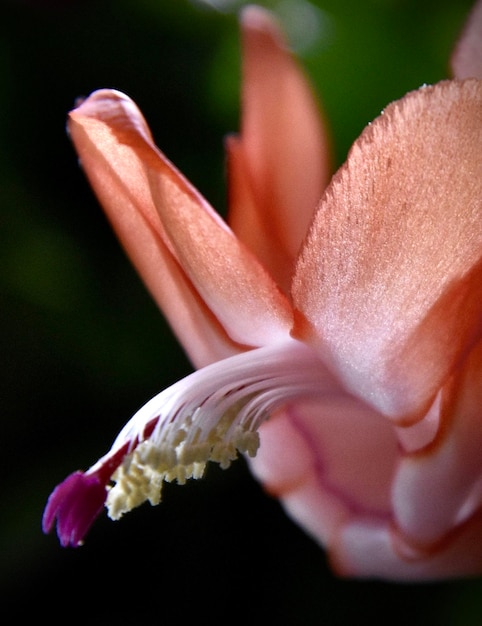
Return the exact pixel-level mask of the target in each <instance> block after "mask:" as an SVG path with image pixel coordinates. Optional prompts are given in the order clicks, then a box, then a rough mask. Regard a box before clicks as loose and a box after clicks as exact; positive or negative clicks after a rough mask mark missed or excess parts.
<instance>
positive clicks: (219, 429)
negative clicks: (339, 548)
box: [47, 340, 332, 545]
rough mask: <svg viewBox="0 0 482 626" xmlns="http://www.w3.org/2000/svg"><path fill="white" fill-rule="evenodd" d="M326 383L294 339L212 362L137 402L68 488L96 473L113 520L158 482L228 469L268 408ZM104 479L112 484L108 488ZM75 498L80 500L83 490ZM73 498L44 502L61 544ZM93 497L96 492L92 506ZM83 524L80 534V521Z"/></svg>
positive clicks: (250, 444)
mask: <svg viewBox="0 0 482 626" xmlns="http://www.w3.org/2000/svg"><path fill="white" fill-rule="evenodd" d="M331 383H332V381H331V377H330V375H329V374H327V372H326V369H325V368H324V367H323V365H322V364H321V362H320V361H319V360H318V358H317V357H316V355H315V353H314V352H313V351H312V350H311V349H310V348H308V347H306V346H305V345H303V344H301V343H299V342H297V341H294V340H293V341H289V342H287V343H285V344H280V345H275V346H269V347H265V348H258V349H254V350H251V351H249V352H245V353H242V354H239V355H236V356H233V357H230V358H228V359H224V360H223V361H219V362H217V363H213V364H212V365H209V366H207V367H205V368H203V369H201V370H198V371H196V372H194V373H193V374H191V375H190V376H187V377H186V378H184V379H183V380H181V381H179V382H177V383H176V384H174V385H172V386H171V387H169V388H168V389H165V390H164V391H162V392H161V393H160V394H158V395H157V396H155V397H154V398H152V399H151V400H150V401H149V402H148V403H147V404H146V405H144V406H143V407H142V408H141V409H140V410H139V411H138V412H137V413H136V414H135V415H134V416H133V417H132V418H131V420H130V421H129V422H128V423H127V424H126V425H125V427H124V428H123V429H122V431H121V432H120V433H119V435H118V437H117V438H116V440H115V441H114V444H113V446H112V448H111V450H110V451H109V452H108V454H106V455H105V456H104V457H102V458H101V459H100V460H99V461H98V462H97V463H96V464H95V465H93V466H92V467H91V468H90V469H89V470H88V471H87V472H85V474H80V475H81V476H82V477H83V479H82V481H80V479H78V478H77V479H76V481H75V486H74V491H75V489H77V487H76V485H77V483H78V484H82V485H83V484H86V483H87V482H90V481H91V480H92V479H93V478H95V480H96V481H97V483H99V485H100V487H99V488H100V489H103V490H104V491H105V493H107V500H106V506H107V508H108V514H109V517H111V518H112V519H119V518H120V517H122V515H123V514H124V513H126V512H127V511H130V510H131V509H133V508H135V507H137V506H139V505H140V504H142V503H143V502H145V501H146V500H148V501H149V502H150V503H151V504H153V505H155V504H158V503H159V502H160V500H161V487H162V483H163V482H164V481H166V482H171V481H173V480H176V481H177V482H178V483H180V484H183V483H185V482H186V480H187V479H188V478H200V477H201V476H203V473H204V469H205V466H206V463H207V462H208V461H214V462H217V463H219V464H220V465H221V467H222V468H227V467H229V465H230V464H231V462H232V461H233V460H234V459H236V457H237V455H238V453H241V454H247V455H249V456H251V457H253V456H254V455H255V454H256V451H257V449H258V447H259V436H258V432H257V429H258V428H259V426H260V424H261V423H262V422H263V421H264V420H265V419H267V418H268V417H269V415H270V413H271V412H272V411H273V410H274V409H276V408H278V407H280V406H282V405H283V404H284V403H286V402H287V401H289V400H293V399H297V398H300V397H303V398H306V397H313V396H316V395H319V394H320V393H323V390H325V391H326V389H327V387H328V388H331V386H332V385H331ZM68 480H69V479H67V481H68ZM110 480H112V481H113V482H114V483H115V485H114V486H113V487H111V488H109V487H107V483H108V482H109V481H110ZM67 481H65V482H66V483H67ZM57 489H60V487H58V488H57ZM84 492H85V490H84ZM54 493H56V492H54ZM57 493H60V491H59V492H57ZM62 493H63V492H62ZM89 493H90V492H89ZM78 495H79V496H80V498H81V499H82V497H84V498H85V494H84V493H79V494H78ZM89 497H90V496H89ZM60 498H61V496H60ZM73 498H74V494H73V493H72V488H70V489H69V491H68V502H67V503H66V506H64V503H63V502H60V501H59V497H56V498H55V501H54V506H53V505H52V504H51V505H50V507H51V510H50V512H49V519H48V521H49V524H47V526H48V527H49V528H50V526H51V525H52V524H53V520H54V518H55V516H57V518H58V532H59V533H60V529H61V528H64V531H63V538H62V537H61V541H62V542H63V543H64V545H65V544H66V543H71V545H78V543H80V541H81V538H82V537H80V536H79V531H78V529H75V528H73V527H75V519H74V520H73V518H72V516H74V518H75V514H76V511H77V509H78V508H79V507H78V506H74V504H73ZM97 500H98V497H97V496H96V501H95V504H96V506H97V505H98V502H97ZM66 511H69V513H68V515H69V523H68V524H67V526H68V533H69V536H70V537H72V536H75V542H73V541H71V539H69V537H67V531H66V530H65V528H66V524H65V523H64V522H65V520H62V517H63V516H64V517H65V516H66V515H67V512H66ZM91 521H93V520H91ZM82 524H83V525H82V536H83V535H84V534H85V532H86V531H87V528H85V526H86V523H85V519H82ZM59 536H60V535H59Z"/></svg>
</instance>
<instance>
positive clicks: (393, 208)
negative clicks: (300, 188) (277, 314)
mask: <svg viewBox="0 0 482 626" xmlns="http://www.w3.org/2000/svg"><path fill="white" fill-rule="evenodd" d="M481 150H482V82H480V81H477V80H467V81H464V82H459V81H445V82H443V83H439V84H437V85H435V86H432V87H425V88H422V89H420V90H418V91H416V92H412V93H410V94H408V95H407V96H405V97H404V98H403V99H402V100H400V101H398V102H395V103H393V104H391V105H389V106H388V107H387V109H386V111H385V112H384V113H383V114H382V115H381V116H380V117H379V118H377V119H376V120H375V121H374V122H373V123H372V124H371V125H370V126H369V127H368V128H367V129H366V130H365V131H364V132H363V134H362V135H361V137H360V138H359V140H358V141H357V142H356V143H355V145H354V146H353V148H352V150H351V152H350V154H349V157H348V160H347V163H346V164H345V165H344V166H343V167H342V168H341V169H340V171H339V172H338V173H337V175H336V176H335V177H334V179H333V182H332V184H331V186H330V187H329V189H328V190H327V193H326V194H325V196H324V198H323V200H322V202H321V204H320V207H319V208H318V211H317V213H316V216H315V219H314V222H313V225H312V228H311V230H310V233H309V236H308V238H307V241H306V243H305V245H304V248H303V250H302V253H301V255H300V259H299V261H298V265H297V268H296V274H295V277H294V282H293V300H294V304H295V308H298V309H299V311H300V314H296V315H295V318H296V324H295V329H294V333H293V334H294V336H295V337H298V338H301V339H302V340H304V341H308V342H311V343H312V344H313V345H316V346H317V349H318V350H319V352H320V355H321V356H322V358H323V359H324V360H325V361H326V362H328V363H330V366H331V367H332V368H333V369H334V370H335V371H336V372H337V373H338V375H339V376H340V377H341V378H342V380H343V381H344V383H345V384H346V385H347V387H348V388H349V389H350V390H351V391H352V392H353V393H354V394H356V395H358V396H359V397H362V398H363V399H364V400H365V401H367V402H369V403H370V404H371V405H372V406H374V407H376V408H377V409H378V410H380V411H381V412H382V413H384V414H386V415H389V416H392V417H394V418H396V419H397V420H398V422H399V423H405V424H408V423H411V422H412V421H414V420H416V419H420V418H421V417H422V416H423V415H424V414H425V413H426V412H427V411H428V410H429V408H430V405H431V404H432V403H433V401H434V398H435V396H436V393H437V391H438V389H439V388H440V387H441V386H442V385H443V382H444V381H445V380H446V379H447V377H448V376H449V374H450V372H451V371H453V369H454V367H455V366H456V365H457V363H459V362H460V361H461V360H462V359H463V358H464V357H465V356H466V354H467V352H468V351H469V350H470V348H471V347H472V345H473V344H474V343H475V342H476V341H477V339H478V338H479V337H480V335H481V332H482V323H481V316H480V311H481V309H480V302H481V299H482V159H481V158H480V154H481Z"/></svg>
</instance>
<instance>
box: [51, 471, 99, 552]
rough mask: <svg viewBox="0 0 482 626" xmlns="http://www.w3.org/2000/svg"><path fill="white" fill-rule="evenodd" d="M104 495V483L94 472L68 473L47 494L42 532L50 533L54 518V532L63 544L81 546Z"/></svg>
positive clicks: (97, 513)
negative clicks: (48, 494)
mask: <svg viewBox="0 0 482 626" xmlns="http://www.w3.org/2000/svg"><path fill="white" fill-rule="evenodd" d="M106 497H107V489H106V487H105V484H103V483H102V482H101V481H100V480H99V477H98V476H97V475H96V474H91V475H88V474H84V473H83V472H74V473H73V474H70V476H68V477H67V478H66V479H65V480H64V481H63V482H62V483H60V485H57V487H56V488H55V489H54V490H53V492H52V493H51V494H50V497H49V499H48V502H47V506H46V507H45V511H44V515H43V519H42V529H43V531H44V533H48V532H50V531H51V530H52V527H53V525H54V524H55V520H57V535H58V537H59V540H60V543H61V544H62V546H64V547H66V546H72V547H77V546H80V545H81V544H82V540H83V538H84V537H85V535H86V534H87V531H88V530H89V528H90V527H91V525H92V523H93V522H94V520H95V518H96V517H97V516H98V515H99V513H100V511H101V510H102V507H103V506H104V502H105V499H106Z"/></svg>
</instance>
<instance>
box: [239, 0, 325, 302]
mask: <svg viewBox="0 0 482 626" xmlns="http://www.w3.org/2000/svg"><path fill="white" fill-rule="evenodd" d="M241 25H242V35H243V87H242V125H241V137H240V139H239V143H238V144H237V147H236V149H235V150H234V149H233V145H232V144H230V143H228V145H227V148H228V153H229V158H228V165H229V174H230V177H229V178H230V202H229V204H230V213H229V223H230V224H231V226H232V228H233V230H234V232H235V233H236V234H237V235H238V236H239V237H240V238H241V239H242V240H243V241H244V242H245V243H247V244H248V246H249V247H250V248H251V249H252V250H253V251H254V252H255V254H256V256H258V258H259V259H260V260H261V261H262V262H263V263H264V264H265V265H266V267H267V268H268V270H269V271H270V273H271V274H272V275H273V276H274V277H275V279H276V280H277V281H278V283H279V284H280V285H281V286H282V287H284V288H285V289H286V290H287V289H288V286H289V282H290V277H291V273H292V270H293V266H294V261H295V258H296V255H297V253H298V251H299V248H300V245H301V242H302V240H303V238H304V236H305V234H306V231H307V229H308V225H309V222H310V221H311V218H312V216H313V211H314V209H315V207H316V205H317V203H318V201H319V199H320V197H321V194H322V191H323V189H324V187H325V186H326V184H327V182H328V176H329V173H330V172H329V169H330V168H329V150H328V147H327V139H326V135H325V130H324V128H323V125H322V122H321V118H320V111H319V108H318V106H317V104H316V102H315V99H314V96H313V94H312V92H311V89H310V86H309V85H308V82H307V80H306V78H305V76H304V75H303V73H302V71H301V69H300V68H299V67H298V65H297V63H296V62H295V60H294V59H293V57H292V55H291V54H290V52H289V51H288V50H287V48H286V45H285V41H284V39H283V35H282V33H281V32H280V30H279V28H278V26H277V25H276V23H275V21H274V19H273V18H272V16H271V15H270V13H268V12H267V11H265V10H263V9H261V8H259V7H254V6H251V7H248V8H246V9H245V10H244V11H243V13H242V21H241ZM240 187H242V188H243V189H245V190H246V189H249V191H250V194H251V196H252V202H251V204H249V203H248V205H247V204H246V202H245V197H246V196H245V194H244V193H242V190H241V189H239V188H240ZM260 229H261V233H262V235H261V237H260V234H259V233H260Z"/></svg>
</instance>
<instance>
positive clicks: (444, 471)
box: [393, 343, 482, 549]
mask: <svg viewBox="0 0 482 626" xmlns="http://www.w3.org/2000/svg"><path fill="white" fill-rule="evenodd" d="M481 380H482V343H479V344H478V346H477V348H476V349H475V350H474V351H473V353H472V354H471V355H470V358H469V359H468V361H467V364H466V367H465V368H464V369H463V371H461V372H460V373H459V374H458V375H457V376H456V377H454V380H452V381H451V383H450V385H447V387H448V389H446V390H444V396H445V402H443V404H442V409H441V423H442V426H441V428H440V429H439V433H438V437H437V438H436V439H435V440H434V441H433V442H432V443H431V444H430V445H429V446H428V447H427V448H426V449H424V450H422V451H420V452H419V453H417V454H412V455H408V456H407V457H405V458H404V459H403V461H402V462H401V464H400V467H399V470H398V471H397V476H396V480H395V482H394V488H393V508H394V514H395V520H396V522H397V525H398V527H399V528H400V531H401V532H403V533H404V534H405V536H406V541H407V542H409V543H413V546H414V549H416V548H417V546H419V547H421V548H422V549H424V548H425V549H426V546H430V545H431V544H436V543H437V542H438V541H440V540H441V539H443V537H444V536H445V535H447V534H448V533H449V532H450V531H451V529H452V528H454V527H455V526H457V525H459V524H461V523H462V522H464V521H465V520H466V519H467V518H468V517H470V516H471V515H473V513H474V511H475V510H477V509H479V508H480V507H481V505H482V456H481V454H480V442H481V441H482V422H481V420H480V410H481V409H480V407H481V406H482V384H481Z"/></svg>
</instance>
